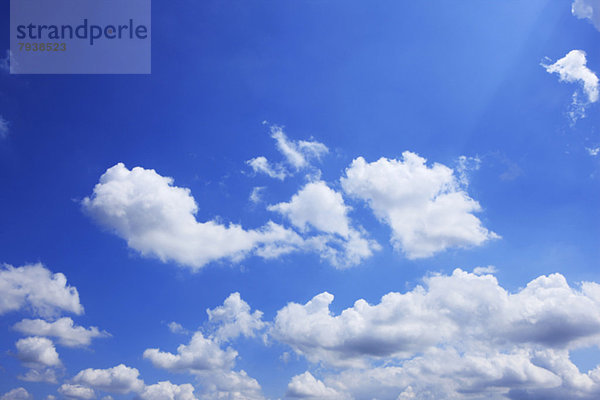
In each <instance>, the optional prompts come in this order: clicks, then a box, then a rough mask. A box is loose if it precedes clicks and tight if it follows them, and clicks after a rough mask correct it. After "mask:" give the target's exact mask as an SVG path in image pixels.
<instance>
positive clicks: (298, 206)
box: [268, 181, 380, 267]
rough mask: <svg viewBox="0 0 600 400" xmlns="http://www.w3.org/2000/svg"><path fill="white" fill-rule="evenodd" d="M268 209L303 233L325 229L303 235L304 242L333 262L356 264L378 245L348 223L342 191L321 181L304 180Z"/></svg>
mask: <svg viewBox="0 0 600 400" xmlns="http://www.w3.org/2000/svg"><path fill="white" fill-rule="evenodd" d="M268 209H269V210H270V211H274V212H278V213H280V214H282V215H284V216H285V217H287V218H288V219H289V220H290V221H291V223H292V225H294V226H295V227H296V228H298V229H300V230H301V231H303V232H305V233H306V232H307V231H308V230H309V227H313V228H315V229H316V230H318V231H320V232H324V233H326V234H327V235H317V236H313V237H309V238H305V246H306V247H307V248H309V249H312V250H315V251H316V252H318V253H319V255H320V256H321V258H323V259H326V260H327V261H329V262H330V263H331V264H332V265H334V266H339V267H345V266H352V265H355V264H358V263H360V262H361V261H362V260H363V259H365V258H368V257H370V256H371V255H372V254H373V251H376V250H379V249H380V246H379V244H378V243H377V242H375V241H373V240H369V239H366V238H365V237H363V236H364V235H363V234H362V228H361V230H360V231H359V230H357V229H354V228H353V227H352V226H351V225H350V220H349V218H348V212H349V207H347V206H346V204H345V203H344V199H343V198H342V195H341V194H340V193H338V192H336V191H334V190H333V189H331V188H330V187H329V186H327V184H326V183H325V182H323V181H315V182H309V183H307V184H306V185H305V186H304V187H303V188H301V189H300V190H299V191H298V193H296V194H295V195H294V196H292V199H291V200H290V201H289V202H287V203H279V204H275V205H271V206H269V207H268Z"/></svg>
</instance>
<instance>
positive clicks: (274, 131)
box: [246, 125, 329, 180]
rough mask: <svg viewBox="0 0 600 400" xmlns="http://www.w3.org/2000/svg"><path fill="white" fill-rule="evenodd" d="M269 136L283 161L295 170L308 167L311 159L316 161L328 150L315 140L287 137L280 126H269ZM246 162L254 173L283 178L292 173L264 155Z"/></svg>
mask: <svg viewBox="0 0 600 400" xmlns="http://www.w3.org/2000/svg"><path fill="white" fill-rule="evenodd" d="M271 137H272V138H273V139H275V143H276V145H277V150H279V152H280V153H281V154H282V155H283V157H284V158H285V162H286V163H287V164H288V165H289V166H290V167H292V169H293V170H294V171H295V172H298V171H300V170H303V169H306V168H308V167H310V166H311V161H313V160H317V161H318V160H320V159H321V157H322V156H323V155H325V154H327V153H328V152H329V149H328V148H327V146H325V145H324V144H323V143H320V142H317V141H313V140H311V141H309V140H291V139H289V138H288V137H287V136H286V134H285V132H284V131H283V128H282V127H280V126H276V125H273V126H271ZM246 164H248V165H249V166H250V167H252V170H253V171H254V172H255V173H263V174H265V175H267V176H270V177H271V178H274V179H279V180H284V179H285V178H286V177H288V176H291V175H293V174H294V173H293V172H291V171H289V170H288V169H286V167H284V165H282V164H281V163H276V164H272V163H271V162H269V160H267V158H266V157H264V156H258V157H255V158H252V159H250V160H248V161H246Z"/></svg>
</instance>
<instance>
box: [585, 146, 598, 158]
mask: <svg viewBox="0 0 600 400" xmlns="http://www.w3.org/2000/svg"><path fill="white" fill-rule="evenodd" d="M585 151H587V152H588V154H589V155H590V156H592V157H596V156H597V155H598V154H600V147H586V148H585Z"/></svg>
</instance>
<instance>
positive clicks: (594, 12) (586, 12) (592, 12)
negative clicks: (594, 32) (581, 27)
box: [571, 0, 600, 31]
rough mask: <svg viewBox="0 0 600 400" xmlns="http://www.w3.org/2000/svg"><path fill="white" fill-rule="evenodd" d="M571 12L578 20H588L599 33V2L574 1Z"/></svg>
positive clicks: (592, 0) (596, 0)
mask: <svg viewBox="0 0 600 400" xmlns="http://www.w3.org/2000/svg"><path fill="white" fill-rule="evenodd" d="M571 12H572V13H573V15H574V16H576V17H577V18H579V19H589V20H590V22H591V23H593V24H594V26H595V27H596V29H598V30H599V31H600V0H575V1H573V4H572V5H571Z"/></svg>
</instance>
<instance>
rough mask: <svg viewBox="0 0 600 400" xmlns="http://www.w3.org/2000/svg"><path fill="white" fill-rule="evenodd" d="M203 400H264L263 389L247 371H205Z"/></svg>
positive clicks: (202, 375) (201, 378) (202, 379)
mask: <svg viewBox="0 0 600 400" xmlns="http://www.w3.org/2000/svg"><path fill="white" fill-rule="evenodd" d="M198 379H199V380H200V382H201V383H202V386H203V393H202V394H201V395H200V399H201V400H264V396H263V395H262V393H261V387H260V385H259V384H258V382H257V381H256V379H254V378H251V377H250V376H248V374H247V373H246V371H244V370H241V371H239V372H238V371H219V370H216V371H203V372H201V373H200V374H199V375H198Z"/></svg>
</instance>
